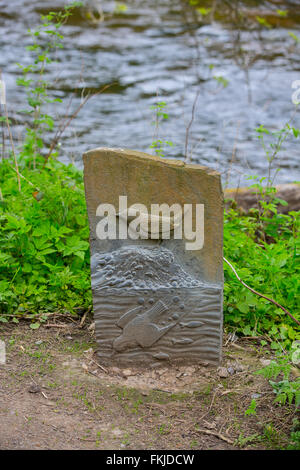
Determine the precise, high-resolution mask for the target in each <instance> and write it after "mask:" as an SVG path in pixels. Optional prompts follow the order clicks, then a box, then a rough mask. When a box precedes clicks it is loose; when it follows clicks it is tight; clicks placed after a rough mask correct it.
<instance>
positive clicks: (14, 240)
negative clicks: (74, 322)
mask: <svg viewBox="0 0 300 470" xmlns="http://www.w3.org/2000/svg"><path fill="white" fill-rule="evenodd" d="M20 163H21V164H22V162H20ZM22 174H23V176H24V177H26V178H28V179H30V181H31V183H32V184H33V185H34V186H35V185H36V186H39V187H40V188H42V193H43V197H42V198H41V199H40V200H37V198H36V197H34V195H35V194H36V193H35V192H34V193H33V189H32V186H31V185H30V184H28V183H27V182H26V181H25V182H24V181H23V185H22V192H19V191H18V188H17V185H16V175H15V173H14V172H13V171H12V168H11V165H10V163H9V162H8V161H7V160H4V161H3V162H2V163H1V165H0V185H1V191H2V201H1V205H0V247H1V248H0V321H1V320H2V321H6V320H7V317H8V316H11V315H13V316H14V317H15V318H18V317H19V316H22V315H32V317H33V318H34V316H35V315H37V314H41V313H44V312H55V311H60V312H66V311H68V312H75V310H76V308H87V307H88V306H89V305H90V304H91V292H90V280H89V274H90V273H89V244H88V222H87V214H86V206H85V198H84V187H83V181H82V173H81V172H79V171H78V170H77V169H76V168H75V167H74V166H73V165H69V166H65V165H63V164H61V163H58V162H53V161H52V162H51V163H48V164H47V165H46V167H45V168H44V170H43V172H38V171H37V170H36V171H33V170H29V169H28V168H26V167H24V168H22ZM42 320H43V318H42ZM37 327H38V326H37V325H36V324H35V326H34V325H32V328H37Z"/></svg>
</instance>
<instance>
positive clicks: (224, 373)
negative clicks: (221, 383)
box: [218, 367, 229, 379]
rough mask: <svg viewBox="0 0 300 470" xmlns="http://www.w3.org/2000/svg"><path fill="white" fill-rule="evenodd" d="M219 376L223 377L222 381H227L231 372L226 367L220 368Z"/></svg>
mask: <svg viewBox="0 0 300 470" xmlns="http://www.w3.org/2000/svg"><path fill="white" fill-rule="evenodd" d="M218 376H219V377H221V379H226V378H227V377H229V372H228V370H227V369H226V367H219V369H218Z"/></svg>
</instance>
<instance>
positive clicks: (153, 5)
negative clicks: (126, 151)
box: [0, 0, 300, 185]
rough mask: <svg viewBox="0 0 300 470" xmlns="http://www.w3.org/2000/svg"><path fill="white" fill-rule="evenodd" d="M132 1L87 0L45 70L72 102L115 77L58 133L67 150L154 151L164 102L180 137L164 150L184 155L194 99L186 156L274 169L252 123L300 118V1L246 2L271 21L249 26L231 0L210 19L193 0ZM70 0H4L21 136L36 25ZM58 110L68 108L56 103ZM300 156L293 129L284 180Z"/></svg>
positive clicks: (239, 176)
mask: <svg viewBox="0 0 300 470" xmlns="http://www.w3.org/2000/svg"><path fill="white" fill-rule="evenodd" d="M124 3H126V6H127V10H126V11H124V12H121V13H116V11H115V6H116V3H115V2H112V1H104V0H103V1H102V2H100V3H99V2H97V1H96V0H95V1H94V2H91V1H90V2H85V4H86V8H85V9H82V8H81V9H78V11H77V12H76V14H75V16H74V18H73V19H72V20H71V21H69V22H68V24H66V25H65V26H64V27H63V34H64V36H65V39H64V49H63V50H62V51H59V52H58V55H57V57H58V59H59V63H58V64H52V65H51V66H50V71H49V75H48V79H49V82H50V83H51V93H52V94H53V96H56V97H60V98H64V100H65V103H68V100H69V98H70V96H72V95H74V93H75V95H74V98H73V101H72V105H71V109H75V107H76V106H77V105H78V104H79V103H80V99H81V93H82V92H83V91H84V90H85V91H86V90H89V89H90V90H94V91H97V90H100V89H101V88H102V87H103V86H104V85H107V84H111V86H110V88H108V89H107V90H106V91H105V93H102V94H99V95H97V96H94V97H93V98H91V99H90V100H89V101H88V103H87V104H86V105H85V106H84V107H83V108H82V109H81V111H80V113H79V115H78V117H77V118H76V120H74V121H73V122H72V124H71V126H70V127H69V128H68V130H67V132H66V133H65V135H64V136H63V137H62V139H61V142H60V145H61V147H60V155H61V157H60V158H61V159H62V160H63V161H64V162H69V161H74V162H75V164H76V165H78V166H81V165H82V162H81V155H82V153H83V152H84V151H86V150H88V149H91V148H95V147H100V146H109V147H123V148H132V149H135V150H141V151H145V152H150V153H151V152H152V150H151V149H149V146H150V145H151V142H152V141H153V140H154V139H155V138H156V137H157V136H156V131H155V126H154V125H153V121H154V111H153V109H151V106H153V105H154V104H155V102H157V101H164V102H166V112H167V113H168V119H166V120H164V121H163V122H162V123H161V124H160V125H159V128H158V138H160V139H164V140H168V141H171V142H172V143H173V146H172V147H170V146H166V148H165V150H164V153H165V156H166V158H169V157H170V158H184V155H185V146H186V129H187V126H188V125H189V123H190V121H191V116H192V110H193V105H195V106H194V119H193V122H192V124H191V128H190V132H189V137H188V155H187V156H188V159H189V160H190V161H192V162H194V163H200V164H203V165H208V166H210V167H212V168H214V169H217V170H218V171H220V172H221V173H222V177H223V182H224V183H225V184H229V185H236V184H240V185H245V184H250V183H249V182H247V180H246V175H258V176H266V175H267V168H268V161H267V158H266V156H265V153H264V151H263V149H262V148H261V145H260V142H259V140H258V138H257V135H256V132H255V128H256V127H258V126H260V125H261V124H263V125H264V126H265V127H267V128H269V129H271V130H273V131H276V130H279V129H280V128H282V126H284V125H285V123H286V122H288V121H289V120H290V118H291V116H293V125H295V126H296V127H297V126H298V127H300V119H299V115H298V113H296V114H295V113H294V110H295V106H294V105H293V103H292V99H291V96H292V93H293V91H295V90H293V89H292V83H293V82H294V81H295V80H300V56H299V51H300V43H297V40H296V39H295V38H294V37H293V34H294V35H296V36H299V37H300V32H299V29H300V1H290V2H282V1H279V0H273V1H272V2H271V1H270V2H258V1H244V2H240V3H241V11H242V12H243V14H244V15H245V16H246V17H247V18H255V17H256V16H258V17H260V18H262V17H264V18H267V21H268V22H270V24H271V26H272V27H265V28H261V27H259V25H258V22H257V21H256V26H255V21H253V25H254V26H253V27H250V28H247V27H244V28H242V30H241V33H240V35H238V34H237V28H236V27H234V25H232V22H231V20H229V19H228V16H226V12H225V6H226V2H224V5H223V4H222V2H220V1H219V2H218V3H219V7H218V8H219V10H218V9H217V13H218V14H216V15H215V17H214V18H213V19H212V13H211V12H210V13H209V14H208V15H205V16H201V14H199V13H198V14H197V15H196V14H195V9H194V8H191V7H189V6H188V5H187V2H186V1H184V0H160V1H156V0H127V1H125V0H124ZM202 3H203V4H204V5H206V6H213V5H212V2H209V1H206V2H202ZM227 3H232V2H227ZM63 4H64V2H63V0H52V1H51V2H48V1H47V0H46V1H43V2H41V1H28V0H11V1H9V2H4V1H1V0H0V27H1V36H0V67H1V69H2V72H3V74H4V78H5V82H6V89H7V105H8V109H9V114H10V116H11V117H12V119H13V121H14V122H15V126H14V133H15V136H16V137H17V138H21V128H22V126H21V124H22V120H24V115H22V114H20V113H19V110H21V109H23V108H24V103H25V100H24V90H23V89H22V88H21V87H18V86H17V85H16V78H17V76H19V74H20V72H19V69H18V67H17V66H16V62H21V63H23V64H25V63H30V52H28V51H26V50H25V46H26V45H28V44H30V37H29V36H28V35H27V33H26V31H27V29H28V28H29V27H31V28H34V27H35V26H36V25H37V24H38V22H39V15H40V14H41V13H45V12H47V11H49V10H57V9H59V8H61V7H62V6H63ZM223 6H224V8H223ZM279 8H281V9H285V10H288V15H287V17H285V18H284V17H282V18H281V17H280V15H279V14H278V13H276V9H279ZM96 9H97V10H98V12H99V11H100V13H101V12H102V13H104V20H102V21H100V22H95V23H92V22H91V20H90V19H88V17H89V18H91V14H94V16H95V15H96V13H95V11H96ZM89 12H90V14H89ZM93 12H94V13H93ZM232 14H233V13H232ZM230 18H231V16H230ZM211 19H212V21H211ZM298 88H299V86H298ZM197 94H198V99H197V101H196V102H195V99H196V96H197ZM65 109H66V105H65V106H63V111H64V110H65ZM54 112H55V113H58V114H57V116H58V115H59V113H61V111H60V110H59V107H57V109H55V110H54ZM57 119H59V117H57ZM299 162H300V157H299V142H297V140H295V139H292V138H291V139H288V140H287V141H286V142H285V143H284V145H283V148H282V150H281V152H280V153H279V154H278V157H277V158H276V160H275V162H274V163H275V165H274V166H276V167H279V168H280V171H279V173H278V175H277V177H276V182H277V183H285V182H292V181H295V180H300V170H299V166H300V165H299Z"/></svg>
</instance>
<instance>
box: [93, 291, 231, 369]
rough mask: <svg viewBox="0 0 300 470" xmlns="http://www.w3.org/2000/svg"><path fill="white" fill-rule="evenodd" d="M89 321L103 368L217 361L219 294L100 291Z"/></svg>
mask: <svg viewBox="0 0 300 470" xmlns="http://www.w3.org/2000/svg"><path fill="white" fill-rule="evenodd" d="M126 315H127V316H128V318H129V319H128V320H127V318H126ZM94 317H95V322H96V338H97V343H98V346H99V356H100V357H101V360H102V361H103V362H104V363H105V362H106V363H108V362H116V363H120V364H122V363H126V364H128V363H132V364H139V363H155V362H164V361H168V360H171V361H176V362H187V361H189V360H192V361H193V362H195V360H196V361H197V360H199V361H207V362H211V363H214V364H216V363H218V362H219V360H220V355H221V338H222V334H221V330H222V291H221V289H219V288H215V287H211V288H207V287H205V288H203V287H196V288H193V289H186V288H177V289H158V290H156V291H155V292H153V291H149V290H141V291H140V292H139V294H138V295H137V294H136V291H135V293H132V292H129V291H128V292H126V293H124V290H120V291H119V290H118V289H115V288H114V289H109V290H107V289H106V290H105V293H104V292H103V294H99V293H97V294H96V295H94ZM120 318H121V319H122V318H124V320H121V321H120ZM118 324H119V326H118ZM120 325H121V326H120ZM152 341H153V344H152ZM149 344H151V345H150V346H149Z"/></svg>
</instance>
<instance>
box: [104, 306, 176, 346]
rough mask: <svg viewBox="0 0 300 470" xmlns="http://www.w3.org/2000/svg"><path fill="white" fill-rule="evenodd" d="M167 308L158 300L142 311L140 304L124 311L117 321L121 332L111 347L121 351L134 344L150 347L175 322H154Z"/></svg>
mask: <svg viewBox="0 0 300 470" xmlns="http://www.w3.org/2000/svg"><path fill="white" fill-rule="evenodd" d="M167 310H168V307H167V306H166V305H165V304H164V303H163V302H162V301H161V300H159V301H158V302H157V303H156V304H155V305H154V306H153V307H151V308H150V309H148V310H147V311H146V312H143V310H142V307H141V306H139V307H135V308H133V309H131V310H129V311H128V312H126V313H125V314H124V315H122V316H121V318H120V319H119V320H118V322H117V326H118V327H120V328H122V329H123V332H122V334H121V335H120V336H118V337H117V338H116V339H115V340H114V342H113V348H114V349H115V350H116V351H118V352H121V351H124V350H126V349H128V348H132V347H135V346H141V347H142V348H149V347H151V346H152V345H153V344H154V343H156V341H158V340H159V339H160V338H161V337H162V336H163V335H165V334H166V333H167V332H168V331H169V330H170V329H171V328H173V327H174V326H175V325H176V323H177V322H171V323H169V324H168V325H166V326H160V325H158V324H156V323H155V322H157V321H158V320H159V318H160V316H161V315H163V314H164V313H165V312H166V311H167ZM141 311H142V313H141Z"/></svg>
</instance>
